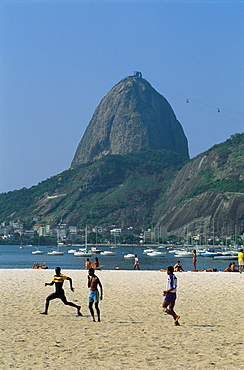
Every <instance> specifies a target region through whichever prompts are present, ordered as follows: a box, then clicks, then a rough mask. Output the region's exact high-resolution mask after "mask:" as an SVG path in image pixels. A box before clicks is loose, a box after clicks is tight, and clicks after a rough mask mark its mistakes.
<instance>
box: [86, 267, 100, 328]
mask: <svg viewBox="0 0 244 370" xmlns="http://www.w3.org/2000/svg"><path fill="white" fill-rule="evenodd" d="M87 278H88V288H90V294H89V297H88V302H89V306H88V307H89V310H90V313H91V316H92V319H93V321H96V320H95V315H94V310H93V303H95V308H96V311H97V319H98V321H99V322H100V309H99V307H98V304H99V292H98V285H99V288H100V299H101V300H102V299H103V287H102V284H101V281H100V279H99V278H98V277H97V276H96V275H95V274H94V268H93V267H90V268H89V271H88V276H87Z"/></svg>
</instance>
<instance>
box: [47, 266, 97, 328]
mask: <svg viewBox="0 0 244 370" xmlns="http://www.w3.org/2000/svg"><path fill="white" fill-rule="evenodd" d="M94 271H95V270H94V268H93V267H90V268H89V270H88V276H87V279H88V284H87V285H88V288H89V289H90V293H89V297H88V302H89V306H88V307H89V310H90V313H91V316H92V319H93V321H96V320H95V314H94V309H93V304H95V309H96V312H97V320H98V321H100V309H99V306H98V304H99V300H102V299H103V287H102V284H101V281H100V279H99V278H98V277H97V276H96V275H95V272H94ZM65 280H68V281H69V284H70V290H71V291H72V292H73V291H74V288H73V283H72V279H71V278H70V277H69V276H67V275H64V274H61V268H60V267H56V269H55V275H54V276H53V278H52V281H51V282H50V283H45V286H47V285H55V291H54V293H52V294H50V295H49V296H48V297H47V298H46V305H45V311H44V312H41V314H42V315H47V314H48V308H49V304H50V301H52V300H53V299H56V298H59V299H60V300H61V301H62V302H63V303H64V304H65V305H67V306H72V307H75V308H76V309H77V315H78V316H82V313H81V312H80V310H81V306H79V305H76V304H75V303H73V302H69V301H67V299H66V296H65V293H64V289H63V283H64V281H65ZM98 287H99V288H100V294H99V291H98Z"/></svg>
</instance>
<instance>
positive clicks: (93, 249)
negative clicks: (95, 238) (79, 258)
mask: <svg viewBox="0 0 244 370" xmlns="http://www.w3.org/2000/svg"><path fill="white" fill-rule="evenodd" d="M89 252H90V253H101V252H102V251H101V250H100V249H97V247H91V250H89Z"/></svg>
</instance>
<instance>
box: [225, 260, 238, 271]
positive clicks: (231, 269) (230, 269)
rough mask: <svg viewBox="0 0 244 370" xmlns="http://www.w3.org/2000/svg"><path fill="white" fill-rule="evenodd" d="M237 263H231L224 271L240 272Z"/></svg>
mask: <svg viewBox="0 0 244 370" xmlns="http://www.w3.org/2000/svg"><path fill="white" fill-rule="evenodd" d="M235 267H236V265H235V262H232V263H230V264H229V266H228V267H227V268H226V269H225V270H224V272H239V270H236V269H235Z"/></svg>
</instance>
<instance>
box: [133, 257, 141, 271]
mask: <svg viewBox="0 0 244 370" xmlns="http://www.w3.org/2000/svg"><path fill="white" fill-rule="evenodd" d="M136 268H137V269H138V270H140V266H139V259H138V257H137V254H135V262H134V270H135V269H136Z"/></svg>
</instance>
